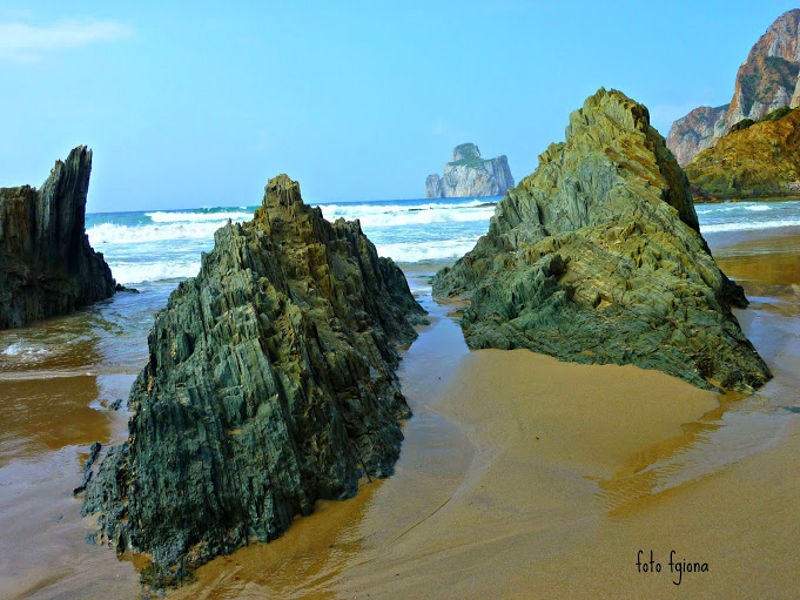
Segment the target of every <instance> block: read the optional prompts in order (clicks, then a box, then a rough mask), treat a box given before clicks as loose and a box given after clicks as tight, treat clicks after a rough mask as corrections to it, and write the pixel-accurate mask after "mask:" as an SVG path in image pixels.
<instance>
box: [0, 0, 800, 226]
mask: <svg viewBox="0 0 800 600" xmlns="http://www.w3.org/2000/svg"><path fill="white" fill-rule="evenodd" d="M20 5H22V7H20ZM792 8H795V5H792V4H790V3H787V2H778V1H772V0H759V1H758V2H753V1H752V0H748V1H744V2H738V1H733V0H729V1H726V2H703V1H700V0H694V1H691V2H681V1H673V2H646V1H641V2H625V1H618V2H614V1H612V0H609V1H606V2H597V1H595V2H589V1H587V2H566V1H564V2H559V3H556V2H552V1H547V2H514V1H493V2H486V1H484V2H436V3H434V2H414V1H412V0H406V1H404V2H380V1H376V2H363V3H362V2H334V1H327V2H299V1H298V2H294V1H293V2H283V1H281V2H238V1H236V0H228V1H227V2H225V3H219V2H192V3H189V2H185V3H184V2H180V3H177V2H175V3H171V2H166V1H165V2H158V3H155V2H149V1H146V0H137V1H136V2H128V1H123V0H116V1H115V2H108V1H107V0H102V1H97V2H88V1H87V2H84V1H81V0H74V1H71V2H64V1H63V0H59V1H58V2H41V1H35V0H33V1H28V2H25V3H18V2H17V3H7V2H0V81H2V82H3V86H2V93H0V140H2V144H0V187H8V186H16V185H22V184H26V183H27V184H30V185H34V186H37V187H38V186H39V185H41V184H42V182H43V181H44V180H45V179H46V177H47V175H48V173H49V170H50V169H51V168H52V166H53V163H54V161H55V160H56V159H57V158H64V157H66V155H67V154H68V153H69V150H70V149H71V148H73V147H75V146H77V145H80V144H85V145H88V146H89V147H90V148H92V149H93V151H94V159H93V169H92V179H91V184H90V189H89V200H88V206H87V210H88V211H89V212H112V211H114V212H116V211H134V210H149V209H175V208H196V207H205V206H240V205H249V206H252V205H256V204H259V203H260V200H261V197H262V195H263V188H264V185H265V184H266V182H267V180H268V179H269V178H271V177H273V176H275V175H277V174H279V173H287V174H288V175H289V176H290V177H292V178H293V179H296V180H298V181H299V182H300V186H301V190H302V192H303V197H304V199H305V200H306V202H308V203H317V202H346V201H364V200H382V199H387V200H388V199H401V198H420V197H423V196H424V190H425V187H424V184H425V177H426V176H427V175H428V174H430V173H437V172H438V173H441V172H442V169H443V166H444V163H446V162H447V161H448V160H450V154H451V151H452V148H453V147H454V146H456V145H457V144H460V143H462V142H474V143H476V144H477V145H478V146H479V148H480V150H481V153H482V155H483V156H484V157H485V158H489V157H493V156H497V155H499V154H506V155H507V156H508V160H509V164H510V167H511V171H512V174H513V175H514V177H515V179H516V180H519V179H521V178H522V177H524V176H525V175H527V174H529V173H531V172H533V171H534V169H535V168H536V165H537V164H538V155H539V154H540V153H541V152H542V151H544V150H545V148H546V147H547V146H548V145H549V144H550V143H551V142H554V141H560V140H563V139H564V128H565V127H566V125H567V122H568V118H569V113H570V112H571V111H573V110H575V109H576V108H579V107H580V106H581V105H582V104H583V101H584V99H585V98H586V97H587V96H588V95H590V94H593V93H594V92H595V91H597V89H598V88H599V87H601V86H603V87H606V88H616V89H620V90H622V91H623V92H625V93H626V94H627V95H628V96H630V97H631V98H633V99H635V100H637V101H639V102H642V103H643V104H645V105H646V106H647V107H648V108H649V109H650V114H651V120H652V122H653V125H654V126H655V127H656V128H657V129H658V130H659V131H660V132H661V133H662V135H665V136H666V134H667V132H668V131H669V127H670V125H671V123H672V121H673V120H674V119H676V118H679V117H681V116H683V115H684V114H686V113H687V112H688V111H689V110H691V109H693V108H695V107H697V106H701V105H713V106H717V105H720V104H725V103H727V102H729V101H730V99H731V96H732V94H733V87H734V81H735V76H736V71H737V69H738V67H739V65H740V64H741V63H742V62H743V61H744V60H745V59H746V57H747V53H748V52H749V50H750V48H751V46H752V45H753V44H754V43H755V42H756V41H757V39H758V38H759V36H761V35H762V34H763V33H764V32H765V31H766V29H767V27H768V26H769V25H770V24H771V23H772V22H773V21H774V20H775V19H776V18H777V17H778V16H779V15H780V14H782V13H783V12H785V11H787V10H790V9H792Z"/></svg>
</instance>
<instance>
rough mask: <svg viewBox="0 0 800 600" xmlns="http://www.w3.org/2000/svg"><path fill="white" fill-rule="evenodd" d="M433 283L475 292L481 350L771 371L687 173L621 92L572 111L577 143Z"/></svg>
mask: <svg viewBox="0 0 800 600" xmlns="http://www.w3.org/2000/svg"><path fill="white" fill-rule="evenodd" d="M433 290H434V293H435V294H436V295H437V296H462V297H463V298H465V299H468V300H469V307H468V308H467V309H466V310H465V312H464V316H463V318H462V323H461V325H462V328H463V330H464V334H465V337H466V339H467V342H468V344H469V345H470V346H471V347H472V348H501V349H512V348H529V349H531V350H534V351H536V352H542V353H545V354H550V355H553V356H556V357H558V358H561V359H563V360H570V361H575V362H580V363H601V364H602V363H617V364H634V365H637V366H639V367H642V368H646V369H657V370H660V371H664V372H666V373H669V374H671V375H674V376H677V377H680V378H682V379H685V380H686V381H688V382H690V383H692V384H694V385H696V386H699V387H701V388H705V389H719V388H722V389H733V390H750V389H753V388H757V387H759V386H761V385H762V384H763V383H764V382H765V381H767V379H769V378H770V376H771V375H770V372H769V369H768V368H767V366H766V364H765V363H764V361H763V360H762V359H761V357H760V356H759V355H758V354H757V353H756V351H755V350H754V348H753V346H752V344H751V343H750V342H749V341H748V340H747V338H746V337H745V336H744V334H743V333H742V331H741V329H740V328H739V324H738V322H737V321H736V318H735V317H734V316H733V314H732V312H731V307H732V306H736V307H743V306H745V305H746V304H747V300H746V299H745V296H744V292H743V291H742V288H741V287H740V286H739V285H737V284H735V283H733V282H732V281H730V280H729V279H728V278H727V277H726V276H725V275H724V274H723V273H722V272H721V271H720V269H719V268H718V267H717V265H716V263H715V262H714V259H713V258H712V257H711V254H710V252H709V250H708V246H707V245H706V242H705V240H703V238H702V236H701V235H700V232H699V227H698V222H697V215H696V213H695V210H694V205H693V203H692V196H691V194H690V192H689V183H688V181H687V179H686V175H685V174H684V173H683V171H681V169H680V167H679V166H678V164H677V163H676V162H675V159H674V158H673V156H672V154H671V153H670V152H669V151H668V150H667V148H666V146H665V144H664V138H662V137H661V136H660V135H659V134H658V132H657V131H656V130H655V129H654V128H653V127H651V126H650V116H649V113H648V110H647V108H646V107H644V106H643V105H641V104H638V103H637V102H635V101H633V100H631V99H630V98H628V97H627V96H625V95H624V94H623V93H622V92H619V91H616V90H611V91H606V90H604V89H600V90H599V91H598V92H597V93H596V94H595V95H593V96H590V97H589V98H588V99H587V100H586V102H585V103H584V105H583V108H581V109H579V110H577V111H575V112H573V113H572V114H571V115H570V123H569V126H568V127H567V129H566V141H565V142H562V143H558V144H551V145H550V147H549V148H548V149H547V150H546V151H545V152H544V153H543V154H542V155H541V156H540V157H539V166H538V168H537V169H536V171H535V172H534V173H533V174H532V175H530V176H528V177H526V178H525V179H523V180H522V181H521V182H520V184H519V185H518V186H517V187H516V188H513V189H510V190H508V192H506V195H505V197H504V198H503V200H502V201H501V202H500V203H499V204H498V205H497V208H496V211H495V215H494V216H493V217H492V219H491V222H490V225H489V232H488V234H487V235H485V236H483V237H482V238H480V240H479V241H478V243H477V244H476V246H475V248H474V249H473V250H472V251H470V252H469V253H468V254H467V255H466V256H464V257H463V258H461V259H460V260H459V261H458V262H456V263H455V265H454V266H453V267H452V268H446V269H443V270H442V271H439V273H437V275H436V278H435V281H434V287H433Z"/></svg>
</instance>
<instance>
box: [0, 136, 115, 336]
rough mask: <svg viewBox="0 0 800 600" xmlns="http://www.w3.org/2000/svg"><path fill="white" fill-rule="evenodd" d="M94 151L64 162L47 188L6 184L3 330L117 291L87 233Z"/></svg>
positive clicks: (0, 216) (0, 274) (1, 235)
mask: <svg viewBox="0 0 800 600" xmlns="http://www.w3.org/2000/svg"><path fill="white" fill-rule="evenodd" d="M91 170H92V151H91V150H89V149H87V148H86V147H85V146H80V147H78V148H75V149H74V150H73V151H72V152H70V153H69V157H67V159H66V160H65V161H63V162H62V161H60V160H59V161H56V164H55V166H54V167H53V170H52V171H51V172H50V177H49V178H48V179H47V181H45V182H44V185H42V187H41V189H39V190H36V189H35V188H32V187H30V186H27V185H24V186H21V187H16V188H0V329H5V328H8V327H19V326H21V325H24V324H25V323H28V322H30V321H36V320H41V319H46V318H48V317H52V316H55V315H61V314H66V313H69V312H72V311H74V310H76V309H77V308H79V307H81V306H85V305H87V304H91V303H92V302H96V301H97V300H102V299H104V298H108V297H109V296H111V295H112V294H113V293H114V291H115V282H114V279H112V277H111V270H110V269H109V268H108V265H107V264H106V262H105V261H104V260H103V255H102V254H100V253H98V252H95V251H94V250H93V249H92V247H91V246H90V245H89V239H88V238H87V237H86V230H85V218H86V195H87V193H88V190H89V174H90V173H91Z"/></svg>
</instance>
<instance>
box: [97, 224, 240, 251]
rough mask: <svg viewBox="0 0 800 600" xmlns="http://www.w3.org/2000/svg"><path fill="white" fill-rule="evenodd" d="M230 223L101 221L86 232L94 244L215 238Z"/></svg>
mask: <svg viewBox="0 0 800 600" xmlns="http://www.w3.org/2000/svg"><path fill="white" fill-rule="evenodd" d="M227 223H228V221H227V219H225V220H223V221H216V222H211V221H201V222H198V223H169V224H165V225H138V226H130V225H116V224H114V223H101V224H100V225H95V226H93V227H90V228H89V229H88V230H87V231H86V234H87V235H88V236H89V243H90V244H91V245H92V246H97V245H101V244H108V245H113V244H140V243H143V242H160V241H165V240H201V239H208V240H213V239H214V232H215V231H216V230H217V229H219V228H220V227H223V226H224V225H226V224H227Z"/></svg>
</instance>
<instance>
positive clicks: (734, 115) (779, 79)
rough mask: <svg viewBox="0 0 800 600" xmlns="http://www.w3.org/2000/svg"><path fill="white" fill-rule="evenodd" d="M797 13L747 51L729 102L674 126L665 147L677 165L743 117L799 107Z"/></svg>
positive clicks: (785, 17) (799, 28)
mask: <svg viewBox="0 0 800 600" xmlns="http://www.w3.org/2000/svg"><path fill="white" fill-rule="evenodd" d="M799 75H800V9H794V10H790V11H788V12H786V13H784V14H782V15H781V16H780V17H778V19H777V20H776V21H775V22H774V23H773V24H772V25H770V26H769V28H768V29H767V31H766V33H765V34H764V35H762V36H761V37H760V38H759V40H758V42H756V44H755V45H754V46H753V47H752V49H751V50H750V54H748V56H747V60H746V61H745V62H744V64H742V66H741V67H739V71H738V73H737V74H736V83H735V89H734V92H733V98H732V99H731V102H730V103H729V104H725V105H723V106H718V107H717V108H710V107H701V108H698V109H695V110H693V111H692V112H690V113H689V114H688V115H686V116H685V117H682V118H680V119H678V120H677V121H675V123H673V124H672V128H671V129H670V131H669V135H668V136H667V147H668V148H669V149H670V150H672V153H673V154H674V155H675V156H676V157H677V159H678V163H679V164H680V165H681V166H685V165H687V164H689V162H690V161H691V160H692V158H694V156H695V155H696V154H697V153H698V152H700V151H702V150H704V149H706V148H709V147H711V146H713V145H714V144H715V143H716V142H717V140H718V139H719V138H720V137H722V136H723V135H725V134H726V133H727V132H728V131H729V130H730V128H731V127H732V126H734V125H735V124H736V123H738V122H739V121H741V120H742V119H752V120H753V121H756V120H758V119H760V118H761V117H763V116H764V115H766V114H767V113H769V112H771V111H773V110H775V109H777V108H780V107H782V106H786V105H790V106H792V107H795V106H798V105H800V76H799Z"/></svg>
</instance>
